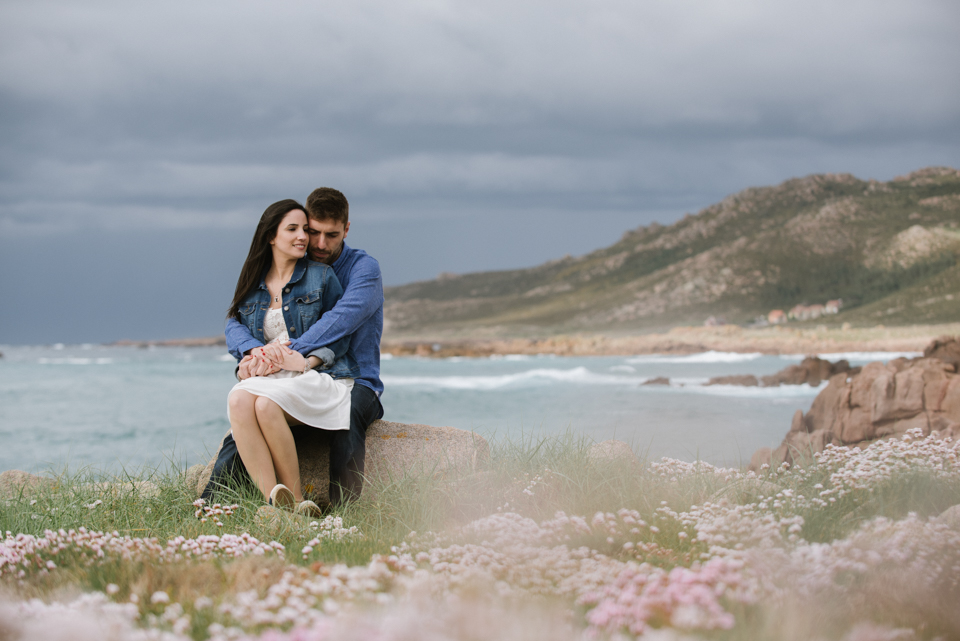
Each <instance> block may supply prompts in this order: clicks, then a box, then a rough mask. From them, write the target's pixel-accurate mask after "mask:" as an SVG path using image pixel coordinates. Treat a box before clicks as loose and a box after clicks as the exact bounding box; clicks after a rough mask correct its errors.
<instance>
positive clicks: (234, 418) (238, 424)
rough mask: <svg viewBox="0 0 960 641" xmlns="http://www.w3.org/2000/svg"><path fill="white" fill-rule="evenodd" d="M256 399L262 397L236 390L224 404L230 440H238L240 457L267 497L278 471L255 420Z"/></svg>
mask: <svg viewBox="0 0 960 641" xmlns="http://www.w3.org/2000/svg"><path fill="white" fill-rule="evenodd" d="M258 398H261V397H259V396H254V395H253V394H251V393H250V392H245V391H243V390H236V391H235V392H232V393H231V394H230V397H229V398H228V399H227V403H228V404H229V405H230V428H231V430H232V431H233V440H234V441H236V443H237V452H239V453H240V460H241V461H243V465H244V466H245V467H246V468H247V472H249V473H250V478H252V479H253V482H254V483H256V484H257V487H258V488H259V489H260V491H261V492H262V493H263V497H264V499H266V498H268V497H269V496H270V491H271V490H273V488H274V486H275V485H276V484H277V473H276V469H275V468H274V464H273V455H272V453H271V451H270V446H269V445H268V444H267V441H266V439H264V437H263V432H262V431H261V429H260V423H259V422H258V420H257V412H256V401H257V399H258ZM287 431H288V432H289V430H287ZM291 438H292V437H291Z"/></svg>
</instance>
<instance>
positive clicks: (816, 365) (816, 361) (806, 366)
mask: <svg viewBox="0 0 960 641" xmlns="http://www.w3.org/2000/svg"><path fill="white" fill-rule="evenodd" d="M857 371H859V370H857ZM845 372H846V373H849V372H850V363H849V362H847V361H837V362H836V363H831V362H830V361H825V360H823V359H822V358H818V357H816V356H808V357H806V358H805V359H803V360H802V361H801V362H800V364H799V365H790V366H789V367H785V368H784V369H782V370H780V371H779V372H777V373H776V374H771V375H769V376H762V377H760V384H761V385H763V386H764V387H779V386H780V385H803V384H804V383H806V384H807V385H809V386H810V387H818V386H819V385H820V383H821V382H823V381H826V380H830V378H831V377H832V376H835V375H836V374H843V373H845Z"/></svg>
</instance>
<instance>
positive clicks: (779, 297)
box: [384, 167, 960, 337]
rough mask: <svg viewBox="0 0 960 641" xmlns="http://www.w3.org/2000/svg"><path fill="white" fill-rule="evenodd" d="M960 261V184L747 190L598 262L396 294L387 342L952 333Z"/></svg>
mask: <svg viewBox="0 0 960 641" xmlns="http://www.w3.org/2000/svg"><path fill="white" fill-rule="evenodd" d="M958 257H960V171H957V170H956V169H951V168H946V167H931V168H927V169H921V170H919V171H916V172H913V173H911V174H909V175H907V176H902V177H898V178H895V179H893V180H891V181H889V182H878V181H875V180H867V181H865V180H860V179H858V178H856V177H854V176H852V175H849V174H823V175H814V176H807V177H805V178H796V179H792V180H788V181H786V182H784V183H782V184H780V185H777V186H775V187H759V188H750V189H746V190H744V191H741V192H739V193H737V194H734V195H732V196H729V197H727V198H726V199H724V200H723V201H722V202H719V203H717V204H715V205H712V206H710V207H707V208H706V209H704V210H702V211H700V212H699V213H697V214H696V215H687V216H686V217H684V218H683V219H682V220H680V221H678V222H677V223H675V224H673V225H670V226H662V225H659V224H657V223H654V224H652V225H649V226H647V227H639V228H637V229H633V230H630V231H628V232H626V233H625V234H624V235H623V237H622V238H621V240H620V241H619V242H617V243H615V244H614V245H611V246H610V247H607V248H604V249H600V250H597V251H594V252H591V253H589V254H586V255H584V256H579V257H575V258H573V257H565V258H562V259H560V260H555V261H551V262H548V263H545V264H543V265H539V266H537V267H532V268H529V269H516V270H507V271H497V272H482V273H474V274H464V275H446V276H443V277H441V278H438V279H436V280H432V281H423V282H418V283H412V284H409V285H403V286H399V287H392V288H388V289H387V290H386V292H385V295H386V301H387V302H386V306H385V309H384V312H385V318H386V326H385V329H386V331H387V333H388V334H389V335H391V336H394V337H396V336H416V335H419V336H425V335H431V334H432V335H462V336H467V335H469V336H476V337H483V336H492V335H514V336H524V335H540V334H556V333H563V332H579V331H591V332H607V333H637V332H650V331H657V330H663V329H666V328H669V327H672V326H676V325H691V324H692V325H700V324H702V323H703V322H704V319H705V318H707V317H708V316H710V315H713V316H722V317H724V318H725V319H726V320H727V321H728V322H734V323H746V322H749V321H751V320H752V319H754V318H756V317H758V316H765V315H766V314H767V312H768V311H770V310H771V309H774V308H780V309H784V310H787V309H789V308H791V307H793V306H794V305H797V304H801V303H802V304H813V303H821V304H822V303H825V302H826V301H827V300H830V299H838V298H840V299H843V302H844V307H843V310H842V311H841V313H840V314H838V315H836V316H830V317H826V318H827V319H828V320H829V322H830V323H842V322H850V323H851V324H853V325H860V326H864V325H875V324H879V323H884V324H908V323H921V322H922V323H937V322H951V321H955V320H956V319H958V318H960V260H958ZM824 320H825V319H823V318H821V319H820V320H819V321H817V322H819V323H822V322H824Z"/></svg>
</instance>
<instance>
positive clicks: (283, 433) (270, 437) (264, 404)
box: [233, 396, 303, 503]
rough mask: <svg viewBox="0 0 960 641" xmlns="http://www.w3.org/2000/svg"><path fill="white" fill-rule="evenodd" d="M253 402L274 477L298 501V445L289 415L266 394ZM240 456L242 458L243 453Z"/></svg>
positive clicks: (299, 492)
mask: <svg viewBox="0 0 960 641" xmlns="http://www.w3.org/2000/svg"><path fill="white" fill-rule="evenodd" d="M254 406H255V407H256V414H257V423H259V425H260V432H261V433H262V434H263V438H264V440H265V441H266V443H267V446H268V447H269V448H270V454H271V456H272V458H273V469H274V470H275V473H276V478H277V480H278V481H279V482H280V483H283V484H284V485H286V486H287V487H289V488H290V490H291V491H292V492H293V496H294V498H296V500H297V503H299V502H300V501H302V500H303V493H302V492H301V490H300V461H299V460H298V459H297V445H296V443H294V441H293V432H291V431H290V423H289V422H288V418H289V416H288V415H287V414H286V412H284V411H283V408H281V407H280V406H279V405H277V404H276V403H274V402H273V401H271V400H270V399H269V398H267V397H266V396H258V397H257V400H256V401H255V402H254ZM233 438H234V439H236V438H237V437H236V436H234V437H233ZM240 457H241V458H243V454H241V455H240Z"/></svg>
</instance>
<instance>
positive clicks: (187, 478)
mask: <svg viewBox="0 0 960 641" xmlns="http://www.w3.org/2000/svg"><path fill="white" fill-rule="evenodd" d="M205 467H207V466H206V465H204V464H203V463H197V464H196V465H191V466H190V467H189V468H187V471H186V472H185V473H184V475H183V483H184V485H186V487H187V490H188V491H191V492H193V491H194V490H196V488H197V484H198V483H199V481H200V475H201V474H203V470H204V468H205ZM211 472H212V471H211ZM200 491H201V492H202V491H203V488H200Z"/></svg>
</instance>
